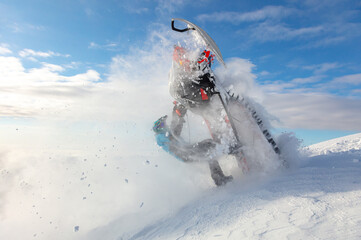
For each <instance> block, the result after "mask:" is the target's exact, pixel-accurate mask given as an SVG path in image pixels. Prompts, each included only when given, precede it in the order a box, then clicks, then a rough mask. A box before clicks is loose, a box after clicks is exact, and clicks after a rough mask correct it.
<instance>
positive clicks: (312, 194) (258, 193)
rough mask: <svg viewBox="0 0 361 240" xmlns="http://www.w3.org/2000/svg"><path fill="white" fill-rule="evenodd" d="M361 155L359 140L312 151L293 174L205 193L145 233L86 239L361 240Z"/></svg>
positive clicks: (98, 232)
mask: <svg viewBox="0 0 361 240" xmlns="http://www.w3.org/2000/svg"><path fill="white" fill-rule="evenodd" d="M360 147H361V134H355V135H351V136H347V137H344V138H339V139H334V140H330V141H326V142H322V143H319V144H315V145H312V146H310V147H309V148H308V153H309V154H311V155H310V156H309V157H305V158H304V159H303V160H302V161H301V163H300V166H299V167H298V168H295V169H289V170H286V171H284V172H282V173H278V174H274V175H272V176H269V175H268V176H257V175H253V176H249V177H245V178H244V179H242V180H239V181H236V182H233V183H232V184H229V185H227V186H225V187H223V188H210V189H208V190H206V191H204V192H203V193H202V194H201V195H200V196H199V197H198V198H197V199H195V200H192V201H190V202H188V203H186V204H185V205H184V206H183V207H182V208H181V209H180V210H178V211H175V212H169V213H167V214H165V215H164V216H162V217H161V218H160V219H159V220H154V221H152V222H151V223H150V224H148V225H146V226H141V225H139V226H137V227H136V229H132V230H131V231H125V230H124V228H122V227H121V224H122V223H123V221H122V220H118V221H113V222H111V223H109V224H105V225H104V226H103V227H101V228H98V229H95V230H94V231H91V232H90V233H89V234H88V235H87V236H86V238H87V239H101V238H102V237H104V236H106V237H105V239H360V238H361V228H360V227H359V226H360V224H361V178H360V176H361V162H360V160H361V150H360ZM320 152H321V153H322V154H319V153H320ZM133 217H134V216H133ZM138 217H141V216H138ZM131 218H132V216H129V218H128V219H131ZM102 239H104V238H102Z"/></svg>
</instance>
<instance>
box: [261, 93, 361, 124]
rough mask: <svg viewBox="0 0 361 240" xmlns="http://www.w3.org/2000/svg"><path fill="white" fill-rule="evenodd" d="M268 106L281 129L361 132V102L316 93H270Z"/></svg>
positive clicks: (266, 99)
mask: <svg viewBox="0 0 361 240" xmlns="http://www.w3.org/2000/svg"><path fill="white" fill-rule="evenodd" d="M265 106H266V108H267V109H268V110H269V112H270V113H271V114H273V115H275V116H276V117H278V118H279V119H280V121H281V123H282V124H281V126H282V127H287V128H304V129H327V130H350V131H361V125H360V122H361V111H360V109H361V100H360V99H352V98H345V97H336V96H332V95H327V94H317V93H308V94H307V93H289V94H282V93H274V94H267V96H266V98H265Z"/></svg>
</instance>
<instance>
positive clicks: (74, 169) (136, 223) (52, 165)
mask: <svg viewBox="0 0 361 240" xmlns="http://www.w3.org/2000/svg"><path fill="white" fill-rule="evenodd" d="M179 36H180V35H179V33H169V32H167V31H161V32H159V31H158V32H153V33H151V34H150V35H149V39H148V40H147V41H146V42H145V43H144V45H142V47H136V46H135V47H133V48H132V49H130V50H129V53H128V54H125V55H117V56H114V57H113V58H112V60H111V63H110V65H109V72H108V73H107V74H106V77H101V76H100V75H99V74H98V73H97V72H96V71H94V70H91V69H89V70H88V71H87V72H86V73H84V74H78V75H74V76H67V77H65V76H63V75H62V72H63V71H64V70H65V69H64V67H62V66H55V65H51V63H42V66H41V68H33V69H26V67H24V66H23V64H22V60H21V59H19V58H16V57H9V58H11V59H12V60H13V61H12V62H13V63H14V64H13V65H12V66H13V68H12V69H11V70H12V71H11V72H10V73H9V72H8V71H3V72H1V71H0V74H3V75H2V77H3V78H2V79H3V81H2V85H1V86H0V87H1V90H2V91H3V92H5V93H6V96H5V97H6V100H7V101H4V102H6V103H7V104H8V105H6V106H5V105H3V106H1V110H2V111H4V112H5V111H6V113H7V114H6V116H7V118H5V119H2V124H1V131H2V133H3V134H2V138H1V140H2V141H1V148H2V149H3V150H2V152H0V179H1V182H4V183H6V186H1V188H0V196H1V198H0V219H1V221H0V229H1V231H0V239H30V238H34V239H82V238H83V239H100V238H103V239H110V238H115V237H117V236H123V237H125V238H128V237H129V236H130V235H129V234H130V233H131V232H134V231H137V230H139V229H140V228H142V226H145V225H146V224H148V223H150V222H154V221H155V220H156V219H158V218H160V217H162V216H165V215H169V214H172V212H175V211H177V210H178V209H179V208H180V207H182V206H183V205H184V204H185V203H187V202H189V201H191V200H193V199H195V198H197V197H199V196H200V195H201V194H202V193H203V192H204V191H205V190H206V189H210V188H213V187H214V183H213V181H212V179H211V178H210V174H209V169H208V166H207V165H206V164H202V163H199V164H190V165H189V164H184V163H182V162H179V161H177V160H176V159H175V158H174V157H172V156H170V155H169V154H167V153H165V152H164V151H163V150H160V149H159V148H158V147H157V146H156V144H155V139H154V134H153V132H152V131H151V127H152V125H153V122H154V121H155V120H157V119H158V118H159V117H160V116H162V115H165V114H170V112H171V109H172V107H173V105H172V99H171V97H170V96H169V92H168V71H169V68H170V66H171V57H172V51H173V45H174V44H175V43H177V42H178V41H181V40H179ZM186 36H188V35H186ZM181 43H184V41H183V42H182V41H181ZM186 43H187V42H186ZM3 60H4V62H6V60H9V59H3ZM252 67H253V65H252V64H251V63H249V62H248V61H246V60H242V59H233V60H231V61H230V62H229V66H228V71H227V72H221V70H217V74H219V76H220V77H221V78H222V80H223V81H224V82H225V83H228V84H229V85H233V87H234V89H235V90H236V91H239V92H240V93H242V94H245V95H246V96H249V97H252V98H256V99H261V94H260V93H259V92H258V91H257V87H256V85H255V83H254V75H253V74H252V73H251V70H252ZM5 70H6V69H5ZM9 74H10V75H9ZM45 75H46V76H45ZM238 77H240V78H238ZM240 79H241V80H242V81H240ZM19 86H21V88H18V87H19ZM246 90H247V91H246ZM3 97H4V96H3ZM17 99H21V101H19V100H17ZM19 113H21V114H19ZM22 116H24V117H22ZM203 126H204V125H203ZM189 132H191V130H189ZM19 228H21V231H19Z"/></svg>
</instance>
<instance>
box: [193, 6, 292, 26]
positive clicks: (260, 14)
mask: <svg viewBox="0 0 361 240" xmlns="http://www.w3.org/2000/svg"><path fill="white" fill-rule="evenodd" d="M295 11H296V10H294V9H291V8H287V7H283V6H265V7H264V8H262V9H259V10H256V11H252V12H245V13H240V12H216V13H211V14H202V15H199V16H198V17H197V19H198V20H199V21H210V22H224V21H226V22H231V23H240V22H254V21H262V20H266V19H280V18H284V17H286V16H289V15H290V14H294V13H295Z"/></svg>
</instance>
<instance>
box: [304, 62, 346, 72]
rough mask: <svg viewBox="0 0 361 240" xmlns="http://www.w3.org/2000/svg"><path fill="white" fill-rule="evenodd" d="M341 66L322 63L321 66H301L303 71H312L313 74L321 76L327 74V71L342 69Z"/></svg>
mask: <svg viewBox="0 0 361 240" xmlns="http://www.w3.org/2000/svg"><path fill="white" fill-rule="evenodd" d="M342 66H343V65H342V64H339V63H336V62H335V63H322V64H315V65H310V66H303V67H302V68H303V69H306V70H312V71H313V72H314V73H315V74H321V73H325V72H328V71H329V70H333V69H337V68H340V67H342Z"/></svg>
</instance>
